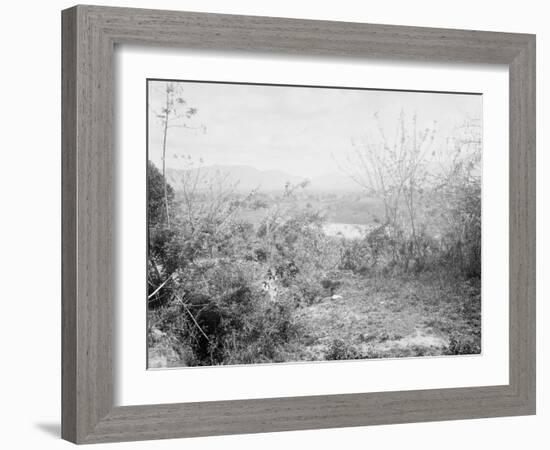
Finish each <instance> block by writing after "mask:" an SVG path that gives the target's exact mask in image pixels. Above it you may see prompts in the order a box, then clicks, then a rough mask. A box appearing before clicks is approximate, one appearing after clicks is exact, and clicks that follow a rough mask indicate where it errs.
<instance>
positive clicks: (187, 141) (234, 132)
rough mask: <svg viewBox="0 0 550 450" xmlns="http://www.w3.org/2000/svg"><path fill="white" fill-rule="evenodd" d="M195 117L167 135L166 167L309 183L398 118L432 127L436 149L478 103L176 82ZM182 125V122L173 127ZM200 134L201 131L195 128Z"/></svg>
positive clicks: (153, 140)
mask: <svg viewBox="0 0 550 450" xmlns="http://www.w3.org/2000/svg"><path fill="white" fill-rule="evenodd" d="M165 83H166V82H165V81H149V84H148V89H149V102H148V114H149V143H148V144H149V145H148V150H149V159H151V160H152V161H153V162H154V163H155V164H157V165H158V166H160V164H161V154H162V141H163V130H162V127H161V122H160V121H159V119H158V118H157V117H156V113H157V112H159V111H160V110H161V108H162V104H163V102H164V100H165V95H166V94H165V86H166V84H165ZM178 84H179V85H180V86H181V87H182V89H183V98H184V99H185V101H186V107H194V108H197V114H195V115H194V116H193V117H192V118H191V119H187V120H186V121H185V126H186V128H184V127H173V128H170V129H169V130H168V134H167V140H166V147H167V157H166V165H167V167H168V168H176V169H185V168H186V167H187V166H186V163H185V160H184V159H183V158H182V156H191V158H193V159H194V160H195V161H199V159H202V161H203V164H204V165H207V166H208V165H247V166H252V167H255V168H256V169H260V170H281V171H284V172H286V173H289V174H292V175H298V176H302V177H308V178H312V177H315V176H320V175H325V174H330V173H335V172H338V170H339V169H338V167H339V164H340V162H343V161H345V160H346V158H347V156H348V155H349V154H350V153H351V152H353V142H354V141H358V140H360V139H361V138H362V137H364V136H365V135H373V134H376V133H377V127H378V125H377V119H376V118H375V114H376V115H377V117H378V120H379V123H380V124H381V126H382V128H383V129H384V131H385V133H386V134H387V136H388V138H389V139H391V138H392V136H393V135H395V127H396V124H397V120H398V118H399V115H400V113H401V111H403V112H404V114H405V116H406V118H408V120H410V118H411V117H412V116H413V114H415V113H416V114H417V117H418V119H417V120H418V125H419V126H420V127H422V128H424V127H432V126H434V122H436V123H435V129H436V143H440V144H441V143H443V142H445V141H446V139H447V137H449V136H450V135H452V133H453V131H454V130H455V128H456V127H457V126H459V125H461V123H462V122H463V121H464V120H465V118H466V117H475V118H481V117H482V96H481V95H474V94H468V95H465V94H443V93H425V92H398V91H383V90H361V89H327V88H314V87H289V86H265V85H244V84H237V85H235V84H217V83H207V82H205V83H199V82H178ZM180 123H183V122H180ZM202 127H204V128H202Z"/></svg>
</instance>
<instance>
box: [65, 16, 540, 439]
mask: <svg viewBox="0 0 550 450" xmlns="http://www.w3.org/2000/svg"><path fill="white" fill-rule="evenodd" d="M62 31H63V43H62V53H63V56H62V81H63V87H62V106H63V112H62V147H63V148H62V179H63V181H62V209H63V218H62V234H63V245H62V260H63V261H62V273H63V275H62V276H63V279H62V328H63V329H62V355H63V358H62V360H63V362H62V366H63V367H62V407H63V412H62V437H63V438H64V439H67V440H69V441H72V442H75V443H94V442H110V441H129V440H140V439H160V438H177V437H191V436H209V435H222V434H236V433H259V432H273V431H285V430H303V429H317V428H333V427H349V426H362V425H373V424H388V423H403V422H422V421H433V420H451V419H467V418H480V417H496V416H512V415H526V414H534V413H535V36H533V35H528V34H511V33H494V32H483V31H464V30H450V29H435V28H417V27H409V26H389V25H370V24H360V23H343V22H329V21H309V20H295V19H281V18H269V17H248V16H233V15H219V14H203V13H189V12H175V11H156V10H144V9H127V8H110V7H98V6H75V7H73V8H70V9H67V10H65V11H63V13H62ZM121 43H131V44H136V43H138V44H154V45H158V46H164V47H185V48H192V49H199V50H200V49H215V50H222V51H223V50H241V51H258V52H265V53H267V54H270V53H271V54H275V53H286V54H304V55H325V56H327V55H328V56H333V57H335V58H339V57H354V58H363V57H380V58H382V57H383V58H397V59H403V58H404V59H409V60H422V61H434V62H442V61H443V62H445V61H450V62H466V63H483V64H505V65H507V66H508V68H509V86H510V91H509V94H510V97H509V100H510V110H509V111H510V117H509V126H510V130H509V133H510V134H509V138H510V139H509V143H510V149H509V167H510V182H509V202H510V203H509V208H510V224H509V229H510V240H509V243H510V279H509V293H510V298H509V319H510V322H509V326H510V330H509V339H510V340H509V362H510V366H509V384H508V385H502V386H486V387H468V388H452V389H430V390H420V391H418V390H417V391H403V392H380V393H360V394H343V395H321V396H306V397H286V398H270V399H255V400H236V401H215V402H199V403H179V404H162V405H139V406H121V407H114V406H113V405H114V403H113V368H112V367H113V364H112V357H113V352H112V342H113V319H112V315H113V301H114V298H113V297H114V287H113V285H114V273H115V271H114V263H113V256H112V246H113V231H112V230H113V216H114V213H113V208H114V207H115V205H114V202H113V185H114V180H113V165H112V162H113V157H114V156H113V152H114V143H113V141H114V139H113V97H114V95H113V94H114V93H113V52H114V49H115V45H116V44H121Z"/></svg>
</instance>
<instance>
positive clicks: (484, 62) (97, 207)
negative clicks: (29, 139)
mask: <svg viewBox="0 0 550 450" xmlns="http://www.w3.org/2000/svg"><path fill="white" fill-rule="evenodd" d="M62 25H63V47H62V81H63V90H62V92H63V111H62V123H63V130H62V131H63V137H62V145H63V149H62V155H63V156H62V160H63V167H62V169H63V170H62V175H63V186H62V192H63V198H62V204H63V221H62V223H63V248H62V256H63V264H62V267H63V280H62V285H63V289H62V293H63V298H62V306H63V316H62V317H63V320H62V327H63V330H62V354H63V367H62V378H63V379H62V406H63V408H62V410H63V412H62V435H63V438H65V439H67V440H69V441H72V442H75V443H94V442H112V441H127V440H142V439H161V438H176V437H192V436H209V435H221V434H235V433H258V432H271V431H284V430H300V429H318V428H332V427H346V426H361V425H371V424H389V423H403V422H420V421H431V420H452V419H468V418H480V417H496V416H510V415H526V414H534V413H535V392H536V384H535V37H534V36H533V35H527V34H511V33H493V32H482V31H465V30H449V29H433V28H418V27H406V26H390V25H372V24H360V23H343V22H328V21H308V20H297V19H282V18H268V17H248V16H230V15H218V14H204V13H188V12H175V11H156V10H141V9H127V8H109V7H99V6H75V7H73V8H70V9H67V10H65V11H63V13H62Z"/></svg>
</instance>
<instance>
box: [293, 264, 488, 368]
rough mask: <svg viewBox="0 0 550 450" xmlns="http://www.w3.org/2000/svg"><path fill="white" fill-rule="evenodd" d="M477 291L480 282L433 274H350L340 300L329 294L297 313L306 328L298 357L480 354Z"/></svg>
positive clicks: (478, 297)
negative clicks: (369, 276)
mask: <svg viewBox="0 0 550 450" xmlns="http://www.w3.org/2000/svg"><path fill="white" fill-rule="evenodd" d="M479 292H480V287H479V283H478V282H477V283H472V282H447V281H444V280H439V279H437V278H435V277H433V276H432V277H427V276H426V277H420V278H419V277H416V278H410V279H409V278H406V277H394V278H382V277H373V278H364V277H360V276H353V275H350V276H348V277H346V278H344V279H343V285H342V287H341V289H340V291H339V292H338V294H339V295H341V298H338V299H335V300H333V299H331V298H330V297H327V298H325V299H323V300H322V301H321V302H320V303H317V304H315V305H312V306H309V307H306V308H304V309H302V310H300V311H299V312H298V314H299V316H300V321H301V323H302V325H303V327H304V330H305V332H304V338H303V345H304V348H303V349H302V350H301V352H302V353H303V355H304V356H305V358H303V357H302V358H301V359H308V360H320V359H356V358H391V357H403V356H425V355H442V354H449V353H479V352H480V347H481V322H480V318H481V315H480V308H481V301H480V295H479ZM453 343H455V345H454V347H453V346H452V345H451V344H453ZM456 343H458V346H457V345H456ZM460 350H462V352H461V351H460ZM341 353H343V354H342V355H341ZM340 356H343V357H340Z"/></svg>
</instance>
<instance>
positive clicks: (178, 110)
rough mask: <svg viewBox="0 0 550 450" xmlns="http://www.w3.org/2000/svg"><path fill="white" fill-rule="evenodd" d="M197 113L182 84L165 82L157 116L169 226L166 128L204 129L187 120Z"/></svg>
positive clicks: (165, 206)
mask: <svg viewBox="0 0 550 450" xmlns="http://www.w3.org/2000/svg"><path fill="white" fill-rule="evenodd" d="M195 114H197V108H194V107H188V106H187V102H186V101H185V99H184V98H183V86H182V85H181V84H178V83H175V82H167V83H166V86H165V91H164V105H163V107H162V108H161V110H160V112H158V113H157V117H158V118H159V119H160V122H161V126H162V178H163V183H164V208H165V211H166V224H167V225H168V227H169V228H170V207H169V202H168V183H167V180H166V152H167V142H168V130H169V129H170V128H172V127H179V128H189V129H201V130H203V131H206V128H205V127H204V126H203V125H199V126H196V127H193V126H189V125H188V124H187V120H188V119H190V118H191V117H193V116H194V115H195Z"/></svg>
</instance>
